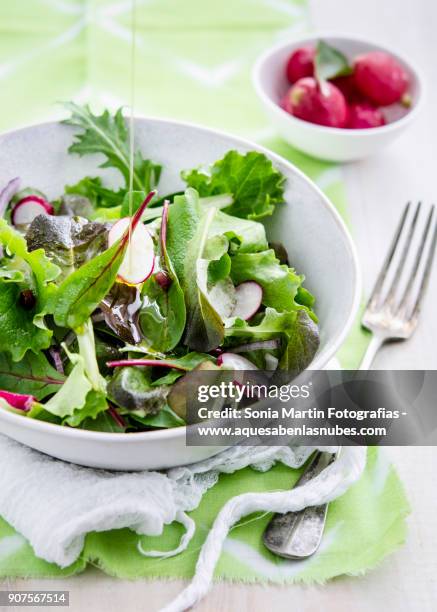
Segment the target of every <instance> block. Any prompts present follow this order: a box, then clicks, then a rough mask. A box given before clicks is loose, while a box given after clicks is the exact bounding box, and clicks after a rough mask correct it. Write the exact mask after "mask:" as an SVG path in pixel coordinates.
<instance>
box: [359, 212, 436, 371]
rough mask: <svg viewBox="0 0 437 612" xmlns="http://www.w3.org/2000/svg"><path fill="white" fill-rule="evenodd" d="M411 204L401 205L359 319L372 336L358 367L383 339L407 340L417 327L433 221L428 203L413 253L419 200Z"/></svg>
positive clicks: (432, 243) (363, 366)
mask: <svg viewBox="0 0 437 612" xmlns="http://www.w3.org/2000/svg"><path fill="white" fill-rule="evenodd" d="M411 208H412V207H411V203H408V204H407V206H406V207H405V209H404V212H403V214H402V217H401V220H400V222H399V225H398V228H397V230H396V232H395V235H394V238H393V242H392V244H391V246H390V249H389V251H388V254H387V257H386V259H385V261H384V264H383V266H382V269H381V272H380V273H379V276H378V278H377V279H376V283H375V286H374V288H373V292H372V294H371V296H370V299H369V302H368V304H367V307H366V310H365V312H364V315H363V318H362V321H361V323H362V325H363V327H365V328H366V329H368V330H369V331H371V332H372V334H373V337H372V340H371V341H370V343H369V346H368V347H367V351H366V353H365V355H364V357H363V360H362V362H361V365H360V370H368V369H369V367H370V365H371V363H372V361H373V359H374V357H375V355H376V353H377V352H378V350H379V349H380V348H381V346H382V345H383V344H384V342H387V341H388V340H407V339H408V338H410V336H411V335H412V334H413V332H414V331H415V329H416V327H417V323H418V319H419V314H420V308H421V306H422V302H423V297H424V295H425V292H426V289H427V286H428V282H429V278H430V275H431V268H432V263H433V259H434V254H435V249H436V240H437V222H436V221H435V214H434V213H435V207H434V206H432V207H431V209H430V211H429V213H428V217H427V220H426V223H425V227H424V229H423V232H422V235H421V237H420V242H419V245H418V247H417V248H416V251H415V253H414V248H413V246H412V243H413V237H415V230H416V227H417V222H418V219H419V216H420V211H421V203H420V202H419V204H417V206H416V207H415V209H414V211H411V213H410V210H411ZM411 257H412V258H413V263H412V267H411V270H410V271H409V273H408V272H407V271H406V269H405V268H406V262H407V260H409V259H411ZM389 276H392V277H393V278H392V280H391V283H390V282H389V281H388V280H387V278H388V277H389ZM401 279H403V280H404V281H406V283H405V288H404V289H403V291H402V290H401V291H400V289H401ZM387 285H388V286H387Z"/></svg>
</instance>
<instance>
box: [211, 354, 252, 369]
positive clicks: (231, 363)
mask: <svg viewBox="0 0 437 612" xmlns="http://www.w3.org/2000/svg"><path fill="white" fill-rule="evenodd" d="M217 365H219V366H223V367H225V368H226V369H229V370H258V368H257V367H256V365H255V364H254V363H252V362H251V361H249V360H248V359H246V357H242V356H241V355H236V354H235V353H222V355H220V356H219V357H218V358H217Z"/></svg>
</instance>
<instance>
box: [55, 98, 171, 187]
mask: <svg viewBox="0 0 437 612" xmlns="http://www.w3.org/2000/svg"><path fill="white" fill-rule="evenodd" d="M65 106H66V107H67V108H68V109H69V110H70V111H71V117H70V119H67V120H66V121H65V123H68V124H69V125H73V126H75V127H78V128H80V129H81V130H82V132H81V133H80V134H77V135H76V140H75V142H74V143H73V144H72V145H71V146H70V148H69V151H70V152H71V153H77V154H78V155H81V156H83V155H89V154H95V153H101V154H102V155H104V156H105V158H106V161H105V162H104V163H103V164H102V165H101V167H102V168H117V170H119V171H120V172H121V174H122V175H123V178H124V180H125V186H126V187H128V185H129V156H130V148H129V131H128V128H127V126H126V121H125V118H124V117H123V114H122V111H121V108H120V109H118V111H117V112H116V113H115V115H113V116H112V115H111V114H110V113H109V111H107V110H105V111H104V112H103V113H102V114H101V115H94V114H93V113H92V112H91V109H90V108H89V106H87V105H86V106H83V107H81V106H78V105H77V104H74V103H73V102H68V103H66V104H65ZM160 174H161V166H159V165H157V164H154V163H152V162H151V161H150V160H147V159H143V157H142V155H141V153H140V152H139V151H135V155H134V167H133V188H134V189H136V190H138V191H145V192H146V193H148V192H149V191H151V189H153V188H154V187H155V186H156V185H157V184H158V181H159V177H160Z"/></svg>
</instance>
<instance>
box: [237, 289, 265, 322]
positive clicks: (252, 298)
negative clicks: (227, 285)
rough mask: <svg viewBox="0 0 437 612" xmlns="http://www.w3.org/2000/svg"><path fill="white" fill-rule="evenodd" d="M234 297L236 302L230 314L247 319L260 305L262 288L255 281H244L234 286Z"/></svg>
mask: <svg viewBox="0 0 437 612" xmlns="http://www.w3.org/2000/svg"><path fill="white" fill-rule="evenodd" d="M235 297H236V299H237V302H236V304H235V307H234V310H233V312H232V315H231V316H233V317H238V318H240V319H244V321H247V320H248V319H250V318H251V317H253V315H254V314H255V313H256V312H257V311H258V309H259V307H260V306H261V302H262V299H263V290H262V287H261V285H259V284H258V283H256V282H255V281H246V282H245V283H241V285H238V287H236V288H235Z"/></svg>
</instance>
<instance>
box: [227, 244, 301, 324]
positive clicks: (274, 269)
mask: <svg viewBox="0 0 437 612" xmlns="http://www.w3.org/2000/svg"><path fill="white" fill-rule="evenodd" d="M231 262H232V267H231V278H232V280H233V281H234V283H235V284H236V285H239V284H240V283H242V282H244V281H249V280H251V281H255V282H257V283H259V284H260V285H261V287H262V288H263V302H262V303H263V304H264V306H270V307H272V308H275V309H276V310H278V311H279V312H283V311H285V310H293V309H294V308H295V307H296V304H295V301H294V300H295V297H296V294H297V291H298V288H299V287H300V285H301V283H302V281H303V276H298V275H297V274H296V273H295V272H294V270H292V269H291V268H289V267H288V266H286V265H281V264H280V263H279V260H278V259H277V258H276V255H275V252H274V251H273V250H271V249H269V250H267V251H261V252H259V253H240V252H238V253H236V254H235V255H234V256H233V257H232V258H231Z"/></svg>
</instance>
